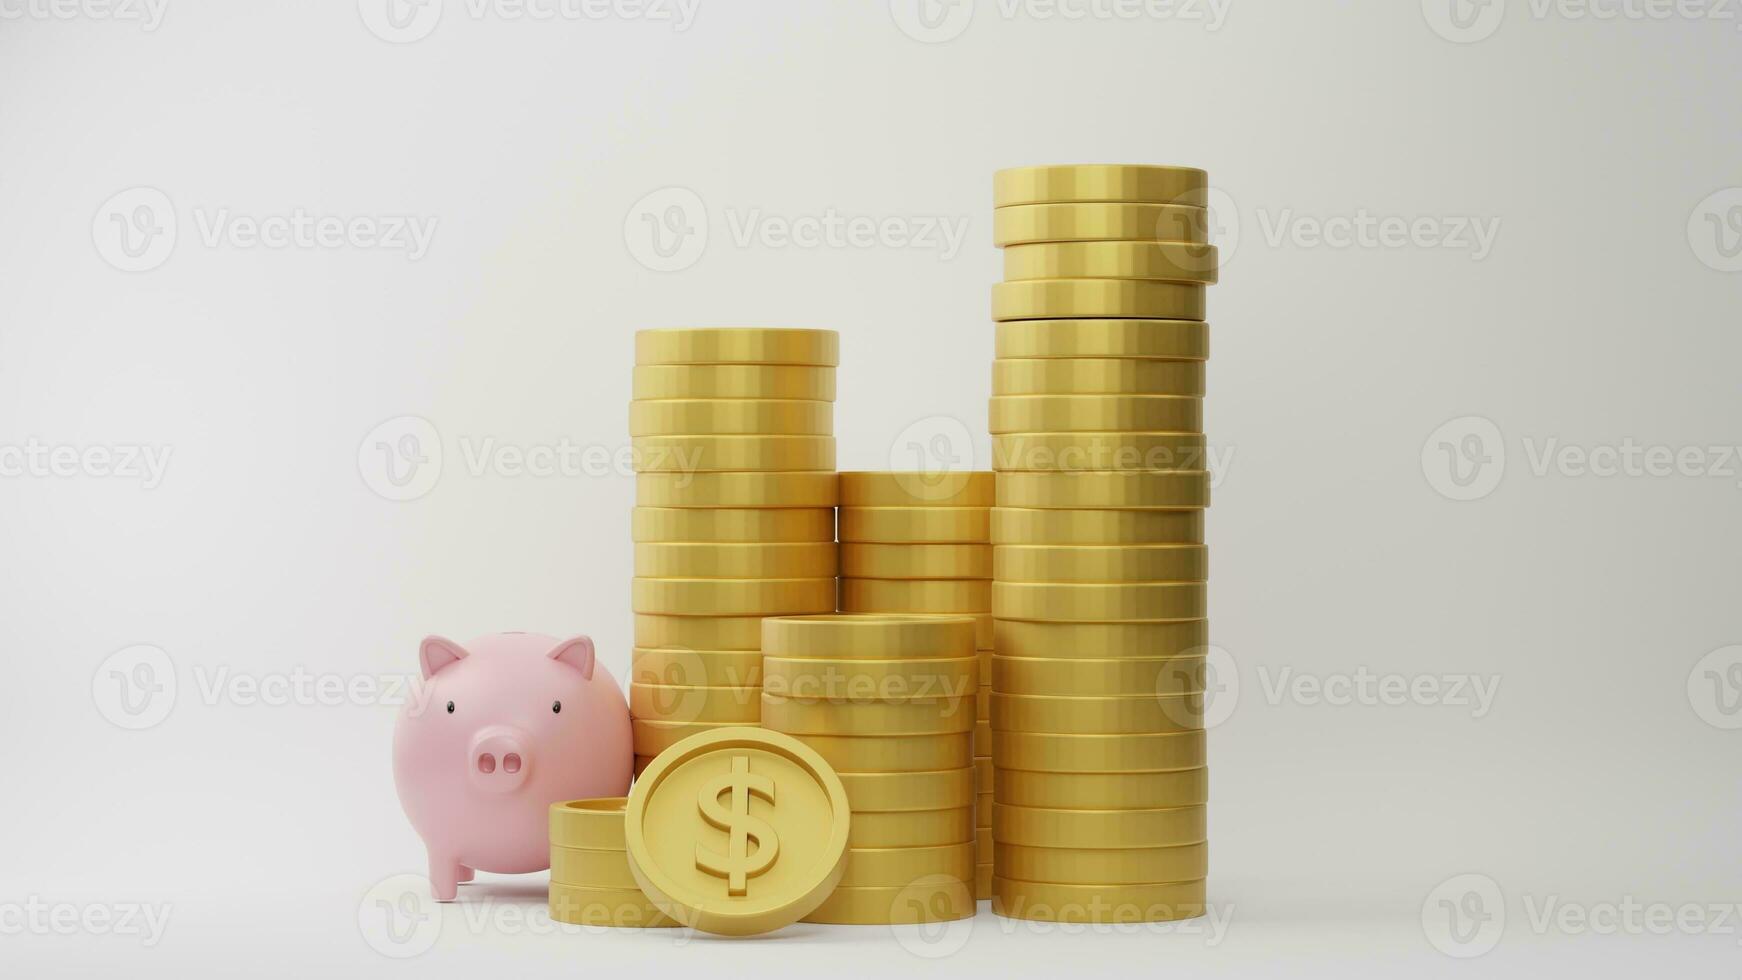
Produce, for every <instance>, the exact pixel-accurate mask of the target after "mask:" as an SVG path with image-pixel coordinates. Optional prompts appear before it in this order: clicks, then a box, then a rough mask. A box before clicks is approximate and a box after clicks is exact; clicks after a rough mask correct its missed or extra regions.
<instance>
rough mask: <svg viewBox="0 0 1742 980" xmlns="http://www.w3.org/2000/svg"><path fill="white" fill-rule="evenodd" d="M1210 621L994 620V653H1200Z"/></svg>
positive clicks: (1107, 656) (1105, 656)
mask: <svg viewBox="0 0 1742 980" xmlns="http://www.w3.org/2000/svg"><path fill="white" fill-rule="evenodd" d="M1209 627H1210V624H1209V623H1208V622H1207V621H1206V620H1201V619H1200V620H1196V621H1193V622H1185V623H1021V622H1015V621H1002V622H999V623H997V627H996V633H997V636H996V640H997V648H998V655H999V656H1009V657H1033V658H1051V659H1060V660H1064V659H1086V660H1124V659H1130V658H1135V659H1142V660H1157V659H1161V658H1165V657H1181V656H1184V657H1202V656H1204V655H1205V654H1207V653H1208V652H1209V642H1210V629H1209Z"/></svg>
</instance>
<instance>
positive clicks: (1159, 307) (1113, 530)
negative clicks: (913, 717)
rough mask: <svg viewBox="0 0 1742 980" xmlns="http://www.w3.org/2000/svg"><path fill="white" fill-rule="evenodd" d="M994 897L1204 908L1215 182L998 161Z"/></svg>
mask: <svg viewBox="0 0 1742 980" xmlns="http://www.w3.org/2000/svg"><path fill="white" fill-rule="evenodd" d="M994 196H995V204H996V208H995V210H994V212H993V214H994V218H993V237H994V240H995V241H996V243H997V244H998V245H1000V246H1002V247H1003V248H1004V272H1005V281H1004V282H1001V283H999V284H998V285H996V286H994V287H993V297H992V306H993V318H994V319H995V320H997V321H998V324H997V331H998V337H997V356H998V359H997V361H996V362H995V363H994V365H993V397H992V407H991V429H992V433H993V443H994V450H993V462H994V468H995V470H996V471H997V474H998V476H997V508H996V509H995V510H994V511H993V515H992V542H993V545H994V546H995V547H994V551H993V584H992V615H993V617H994V630H995V633H996V639H997V644H996V646H997V652H996V654H995V655H994V657H993V661H992V663H993V669H992V698H991V722H992V729H993V733H994V734H993V758H994V761H995V764H996V769H995V772H994V797H995V801H996V802H995V803H994V806H993V820H992V827H993V837H994V840H995V845H994V865H995V877H994V880H993V888H992V903H993V910H994V911H996V912H998V913H999V914H1001V915H1006V916H1012V917H1018V918H1029V919H1046V920H1066V921H1088V922H1112V921H1124V922H1134V921H1157V920H1166V919H1177V918H1185V917H1189V916H1195V915H1201V914H1202V913H1203V909H1204V903H1205V900H1206V897H1205V878H1206V875H1207V858H1206V846H1207V845H1206V840H1207V835H1206V826H1205V803H1206V800H1207V779H1206V776H1207V771H1206V769H1205V768H1204V766H1205V755H1204V732H1203V698H1204V653H1205V649H1206V647H1205V644H1206V642H1207V628H1206V620H1205V616H1206V598H1205V581H1206V578H1207V554H1206V550H1205V547H1204V543H1203V542H1204V508H1205V507H1206V506H1207V505H1208V504H1209V488H1210V475H1209V473H1208V472H1207V469H1206V466H1205V444H1204V435H1203V431H1204V430H1203V395H1204V368H1205V359H1206V357H1207V355H1208V347H1207V330H1208V325H1207V324H1206V323H1205V322H1204V293H1205V288H1206V286H1207V285H1208V284H1210V283H1212V282H1214V281H1215V279H1216V264H1217V263H1216V252H1215V249H1214V248H1212V247H1210V246H1209V245H1208V244H1207V230H1208V224H1209V222H1208V215H1207V210H1206V207H1207V200H1208V181H1207V178H1206V176H1205V174H1204V173H1203V172H1202V171H1199V170H1191V169H1185V168H1176V167H1149V166H1077V167H1032V168H1023V169H1018V170H1005V171H1001V172H999V173H998V175H997V177H996V185H995V194H994Z"/></svg>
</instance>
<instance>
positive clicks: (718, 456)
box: [629, 436, 835, 473]
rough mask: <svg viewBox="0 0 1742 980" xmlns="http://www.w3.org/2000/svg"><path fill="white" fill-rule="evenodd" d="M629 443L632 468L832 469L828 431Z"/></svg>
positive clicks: (650, 439) (665, 438)
mask: <svg viewBox="0 0 1742 980" xmlns="http://www.w3.org/2000/svg"><path fill="white" fill-rule="evenodd" d="M629 448H630V455H631V456H632V457H633V460H632V461H633V463H634V465H635V472H637V473H717V472H722V471H736V470H754V471H759V472H764V471H789V470H790V471H805V470H825V471H832V470H833V469H834V468H835V439H834V437H833V436H638V437H636V438H634V439H631V440H629Z"/></svg>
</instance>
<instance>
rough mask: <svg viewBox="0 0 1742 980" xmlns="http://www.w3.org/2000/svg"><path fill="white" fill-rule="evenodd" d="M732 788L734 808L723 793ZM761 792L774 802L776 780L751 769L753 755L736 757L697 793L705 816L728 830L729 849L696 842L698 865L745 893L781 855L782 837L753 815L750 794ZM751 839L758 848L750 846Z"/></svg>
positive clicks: (737, 892)
mask: <svg viewBox="0 0 1742 980" xmlns="http://www.w3.org/2000/svg"><path fill="white" fill-rule="evenodd" d="M728 792H730V793H731V794H732V803H731V806H730V808H729V809H728V808H726V807H722V806H721V805H720V797H721V796H723V795H724V794H726V793H728ZM752 795H755V796H760V797H762V798H763V799H764V800H767V801H768V802H769V803H773V802H774V780H772V779H769V778H768V777H767V776H763V775H760V774H757V773H753V772H751V771H750V757H749V756H746V755H735V756H733V757H732V771H731V772H730V773H727V774H725V775H722V776H720V777H718V778H717V779H712V780H709V781H708V783H707V784H706V785H704V786H703V787H702V790H701V792H700V793H699V794H698V795H697V797H696V806H697V808H699V809H700V810H701V814H702V819H703V820H706V821H707V822H708V823H709V824H712V825H713V826H715V827H718V828H719V829H721V830H723V831H725V832H726V834H727V836H728V840H727V842H726V853H725V854H724V855H719V854H715V853H713V852H711V851H709V850H707V849H706V848H704V847H703V846H702V845H700V844H697V845H696V867H698V868H700V869H701V870H703V871H706V872H707V873H708V874H711V875H715V876H717V877H720V878H724V879H726V893H727V894H729V895H732V896H734V897H742V896H743V895H746V894H748V892H749V881H750V879H751V878H754V877H756V876H757V875H759V874H762V873H763V872H764V871H767V870H768V869H769V868H770V867H772V866H773V865H774V859H775V858H776V857H778V856H779V855H780V838H779V836H778V835H776V834H775V832H774V828H773V827H770V826H769V825H768V824H766V823H764V822H762V821H761V820H758V819H757V818H755V817H753V816H751V815H750V797H751V796H752ZM751 840H755V841H756V850H755V851H754V852H752V851H751V850H750V842H751Z"/></svg>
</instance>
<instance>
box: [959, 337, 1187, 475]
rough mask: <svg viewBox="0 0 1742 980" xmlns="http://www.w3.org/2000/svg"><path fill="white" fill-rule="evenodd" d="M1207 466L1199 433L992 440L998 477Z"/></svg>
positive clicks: (1029, 435) (1018, 435)
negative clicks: (1002, 475) (1004, 475)
mask: <svg viewBox="0 0 1742 980" xmlns="http://www.w3.org/2000/svg"><path fill="white" fill-rule="evenodd" d="M1036 363H1039V362H1036ZM1209 460H1210V455H1209V450H1208V448H1207V446H1206V443H1205V439H1204V436H1203V433H1201V432H1012V433H1008V434H1005V435H1001V436H993V437H992V462H993V465H994V466H995V467H996V468H997V469H998V471H999V472H1000V473H1001V474H1002V473H1030V472H1039V473H1098V472H1106V471H1125V472H1138V471H1150V470H1203V469H1208V468H1209Z"/></svg>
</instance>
